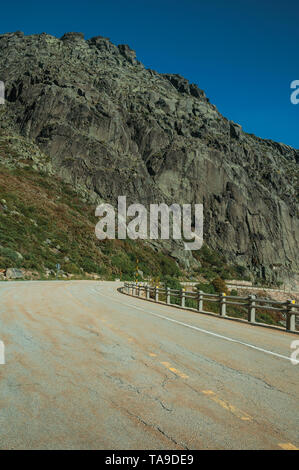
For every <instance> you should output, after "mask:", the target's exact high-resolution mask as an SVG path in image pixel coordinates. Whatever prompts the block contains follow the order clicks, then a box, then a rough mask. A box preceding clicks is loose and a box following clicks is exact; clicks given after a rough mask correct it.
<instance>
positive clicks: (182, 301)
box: [181, 288, 186, 307]
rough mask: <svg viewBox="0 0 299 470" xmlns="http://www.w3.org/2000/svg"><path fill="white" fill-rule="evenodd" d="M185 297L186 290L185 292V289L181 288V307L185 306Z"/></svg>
mask: <svg viewBox="0 0 299 470" xmlns="http://www.w3.org/2000/svg"><path fill="white" fill-rule="evenodd" d="M185 297H186V292H185V289H184V288H183V289H182V292H181V306H182V307H185Z"/></svg>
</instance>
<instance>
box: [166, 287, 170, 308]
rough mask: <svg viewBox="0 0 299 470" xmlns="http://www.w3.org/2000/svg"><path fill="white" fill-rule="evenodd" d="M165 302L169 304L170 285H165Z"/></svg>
mask: <svg viewBox="0 0 299 470" xmlns="http://www.w3.org/2000/svg"><path fill="white" fill-rule="evenodd" d="M166 303H167V304H170V287H166Z"/></svg>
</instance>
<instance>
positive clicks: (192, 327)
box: [100, 293, 299, 364]
mask: <svg viewBox="0 0 299 470" xmlns="http://www.w3.org/2000/svg"><path fill="white" fill-rule="evenodd" d="M100 295H102V296H103V297H106V298H108V299H110V300H111V297H109V296H107V295H104V294H102V293H100ZM113 300H114V302H117V303H119V304H121V305H122V306H124V303H123V302H120V301H118V300H115V299H113ZM125 305H126V306H128V307H132V308H135V309H136V310H141V311H142V312H145V313H147V314H148V315H153V316H154V317H158V318H162V319H163V320H168V321H170V322H172V323H176V324H178V325H182V326H185V327H186V328H190V329H192V330H196V331H200V332H201V333H205V334H207V335H211V336H215V337H217V338H221V339H224V340H226V341H230V342H231V343H237V344H241V345H242V346H247V347H248V348H251V349H255V350H256V351H260V352H263V353H265V354H269V355H271V356H276V357H279V358H280V359H286V360H287V361H289V362H293V363H296V364H299V360H294V359H291V358H290V357H288V356H283V355H282V354H278V353H275V352H273V351H268V350H267V349H263V348H259V347H258V346H254V345H253V344H250V343H244V342H243V341H239V340H237V339H233V338H230V337H229V336H223V335H219V334H218V333H214V332H212V331H208V330H204V329H203V328H199V327H198V326H194V325H189V324H188V323H184V322H181V321H178V320H174V319H173V318H169V317H166V316H164V315H159V314H158V313H154V312H149V311H148V310H145V309H144V308H141V307H136V306H135V305H133V304H131V303H130V304H125Z"/></svg>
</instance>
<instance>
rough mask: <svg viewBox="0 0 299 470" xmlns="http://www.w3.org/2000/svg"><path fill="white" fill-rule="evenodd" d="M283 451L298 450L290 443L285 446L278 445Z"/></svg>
mask: <svg viewBox="0 0 299 470" xmlns="http://www.w3.org/2000/svg"><path fill="white" fill-rule="evenodd" d="M278 445H279V447H281V448H282V449H283V450H299V449H298V447H296V446H294V445H293V444H291V443H290V442H286V443H285V444H278Z"/></svg>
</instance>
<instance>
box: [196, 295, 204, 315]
mask: <svg viewBox="0 0 299 470" xmlns="http://www.w3.org/2000/svg"><path fill="white" fill-rule="evenodd" d="M197 301H198V305H197V310H198V311H199V312H202V311H203V291H202V290H199V291H198V293H197Z"/></svg>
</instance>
